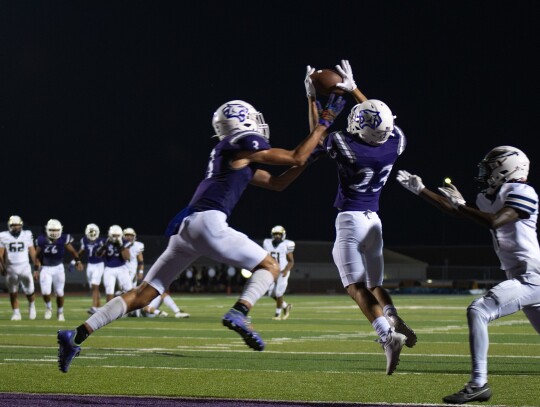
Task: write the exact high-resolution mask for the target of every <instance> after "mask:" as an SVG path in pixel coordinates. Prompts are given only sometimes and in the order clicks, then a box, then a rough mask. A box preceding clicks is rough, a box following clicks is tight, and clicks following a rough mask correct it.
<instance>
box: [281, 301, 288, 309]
mask: <svg viewBox="0 0 540 407" xmlns="http://www.w3.org/2000/svg"><path fill="white" fill-rule="evenodd" d="M287 305H289V304H287V301H285V300H283V304H281V308H283V309H285V308H287Z"/></svg>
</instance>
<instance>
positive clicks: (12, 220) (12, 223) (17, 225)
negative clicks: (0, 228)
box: [8, 215, 23, 233]
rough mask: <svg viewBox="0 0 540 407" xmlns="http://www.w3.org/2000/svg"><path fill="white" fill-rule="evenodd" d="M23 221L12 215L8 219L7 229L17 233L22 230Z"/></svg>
mask: <svg viewBox="0 0 540 407" xmlns="http://www.w3.org/2000/svg"><path fill="white" fill-rule="evenodd" d="M22 227H23V221H22V219H21V217H20V216H17V215H13V216H10V217H9V219H8V229H9V231H10V232H13V233H17V232H20V231H21V230H22Z"/></svg>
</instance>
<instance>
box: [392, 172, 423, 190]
mask: <svg viewBox="0 0 540 407" xmlns="http://www.w3.org/2000/svg"><path fill="white" fill-rule="evenodd" d="M396 180H397V181H398V182H399V183H400V184H401V186H402V187H403V188H405V189H407V190H409V191H411V192H412V193H413V194H415V195H419V194H420V192H422V190H423V189H424V188H425V185H424V183H423V182H422V178H420V177H419V176H418V175H413V174H411V173H410V172H408V171H405V170H399V171H398V172H397V175H396Z"/></svg>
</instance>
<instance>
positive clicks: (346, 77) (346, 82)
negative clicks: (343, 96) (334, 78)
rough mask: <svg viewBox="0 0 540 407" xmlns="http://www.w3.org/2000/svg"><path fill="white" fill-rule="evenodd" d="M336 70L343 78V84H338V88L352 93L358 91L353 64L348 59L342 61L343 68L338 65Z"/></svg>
mask: <svg viewBox="0 0 540 407" xmlns="http://www.w3.org/2000/svg"><path fill="white" fill-rule="evenodd" d="M336 70H337V71H338V72H339V74H340V75H341V77H342V78H343V82H341V83H336V86H337V87H338V88H340V89H343V90H344V91H345V92H349V93H351V92H352V91H353V90H355V89H356V82H354V78H353V73H352V68H351V64H349V61H348V60H346V59H342V60H341V66H339V65H336Z"/></svg>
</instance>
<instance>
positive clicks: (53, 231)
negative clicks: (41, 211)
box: [45, 219, 64, 239]
mask: <svg viewBox="0 0 540 407" xmlns="http://www.w3.org/2000/svg"><path fill="white" fill-rule="evenodd" d="M62 230H64V227H63V226H62V224H61V223H60V221H59V220H58V219H49V221H48V222H47V224H46V225H45V233H46V234H47V237H48V238H49V239H58V238H59V237H60V236H62Z"/></svg>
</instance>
